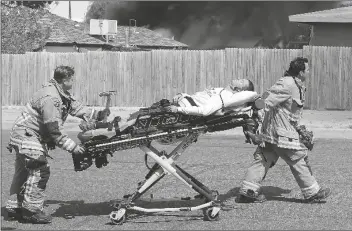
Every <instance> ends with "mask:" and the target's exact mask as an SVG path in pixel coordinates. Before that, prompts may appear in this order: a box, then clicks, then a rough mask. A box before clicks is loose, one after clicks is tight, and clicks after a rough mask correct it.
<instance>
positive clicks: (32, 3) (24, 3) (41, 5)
mask: <svg viewBox="0 0 352 231" xmlns="http://www.w3.org/2000/svg"><path fill="white" fill-rule="evenodd" d="M52 2H53V1H10V3H12V4H15V5H17V6H20V5H22V6H26V7H29V8H32V9H38V8H44V7H45V6H46V5H47V4H48V5H50V4H51V3H52Z"/></svg>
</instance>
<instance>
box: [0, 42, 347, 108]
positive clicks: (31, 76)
mask: <svg viewBox="0 0 352 231" xmlns="http://www.w3.org/2000/svg"><path fill="white" fill-rule="evenodd" d="M302 55H303V56H307V57H308V58H309V60H310V61H311V65H312V67H311V76H312V77H311V78H310V79H309V80H307V87H308V89H307V91H308V93H307V99H306V100H307V104H306V107H307V108H311V109H347V110H351V109H352V99H351V89H352V77H351V76H352V48H346V47H304V49H303V50H286V49H274V50H273V49H237V48H236V49H234V48H231V49H225V50H211V51H210V50H199V51H187V50H186V51H182V50H180V51H173V50H172V51H171V50H155V51H145V52H144V51H143V52H89V53H84V54H79V53H45V52H42V53H27V54H24V55H7V54H2V105H24V104H25V103H26V102H27V101H28V99H29V98H30V97H31V95H32V94H33V93H34V92H35V91H36V90H38V89H39V88H40V86H41V85H42V84H43V83H45V82H46V81H48V80H49V79H50V78H52V76H53V70H54V68H55V67H56V66H57V65H71V66H73V67H74V68H75V71H76V75H75V76H76V83H75V85H74V88H73V94H74V95H75V96H76V97H77V98H78V99H80V100H81V101H82V102H83V103H85V104H87V105H92V106H102V105H104V100H103V99H102V98H100V97H99V96H98V93H99V92H101V91H104V90H117V95H115V96H114V97H113V99H112V106H119V107H128V106H133V107H140V106H149V105H150V104H152V103H154V102H155V101H157V100H159V99H161V98H172V96H173V95H175V94H176V93H178V92H187V93H193V92H196V91H199V90H203V89H205V88H206V87H209V86H214V87H222V86H226V85H227V84H228V83H229V82H230V80H231V79H238V78H249V79H251V80H252V81H253V82H254V84H255V87H256V91H258V92H259V93H263V91H264V90H265V89H267V88H268V87H270V86H271V85H272V84H274V83H275V81H276V80H277V79H278V78H280V77H281V76H282V74H283V72H284V71H285V70H286V69H287V68H288V64H289V62H290V60H292V59H293V58H294V57H297V56H302Z"/></svg>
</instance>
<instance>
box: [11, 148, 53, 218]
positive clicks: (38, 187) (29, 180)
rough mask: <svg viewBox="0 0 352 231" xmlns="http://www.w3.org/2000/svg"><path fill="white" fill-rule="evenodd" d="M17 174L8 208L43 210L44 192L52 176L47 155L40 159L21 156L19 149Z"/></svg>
mask: <svg viewBox="0 0 352 231" xmlns="http://www.w3.org/2000/svg"><path fill="white" fill-rule="evenodd" d="M14 150H15V151H16V161H15V173H14V176H13V180H12V184H11V188H10V198H9V200H8V201H7V204H6V208H8V209H14V208H25V209H28V210H29V211H32V212H38V211H42V210H43V205H44V197H45V194H44V191H45V188H46V185H47V182H48V180H49V176H50V167H49V165H48V162H47V159H46V157H45V155H44V154H43V155H41V156H40V157H39V158H38V159H33V158H30V157H28V156H26V155H24V154H20V153H19V151H18V148H17V147H14Z"/></svg>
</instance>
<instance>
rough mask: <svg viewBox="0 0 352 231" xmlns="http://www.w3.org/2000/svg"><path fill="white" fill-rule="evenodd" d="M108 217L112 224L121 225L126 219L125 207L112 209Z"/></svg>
mask: <svg viewBox="0 0 352 231" xmlns="http://www.w3.org/2000/svg"><path fill="white" fill-rule="evenodd" d="M109 217H110V220H111V222H112V223H113V224H114V225H122V224H123V223H124V222H125V221H126V209H124V208H123V209H119V210H117V211H112V212H111V213H110V215H109Z"/></svg>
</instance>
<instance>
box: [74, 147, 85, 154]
mask: <svg viewBox="0 0 352 231" xmlns="http://www.w3.org/2000/svg"><path fill="white" fill-rule="evenodd" d="M85 151H86V150H85V149H84V147H83V146H81V145H77V146H76V147H75V148H74V149H73V150H72V154H73V155H83V154H84V153H85Z"/></svg>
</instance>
